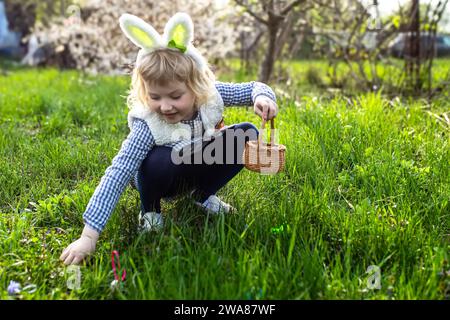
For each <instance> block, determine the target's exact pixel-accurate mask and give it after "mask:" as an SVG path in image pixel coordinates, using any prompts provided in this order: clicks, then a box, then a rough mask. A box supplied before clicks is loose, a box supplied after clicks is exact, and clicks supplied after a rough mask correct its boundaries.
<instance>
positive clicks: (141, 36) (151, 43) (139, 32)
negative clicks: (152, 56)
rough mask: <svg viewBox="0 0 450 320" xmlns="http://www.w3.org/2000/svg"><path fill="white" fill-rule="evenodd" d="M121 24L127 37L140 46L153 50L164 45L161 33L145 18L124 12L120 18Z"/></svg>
mask: <svg viewBox="0 0 450 320" xmlns="http://www.w3.org/2000/svg"><path fill="white" fill-rule="evenodd" d="M119 24H120V28H121V29H122V31H123V33H125V35H126V36H127V38H128V39H130V40H131V41H132V42H133V43H134V44H135V45H137V46H138V47H140V48H142V49H146V50H151V49H156V48H159V47H161V46H162V43H163V42H162V39H161V36H160V35H159V33H158V32H157V31H156V30H155V29H154V28H153V27H152V26H151V25H149V24H148V23H147V22H145V21H144V20H142V19H140V18H138V17H136V16H134V15H132V14H128V13H124V14H122V15H121V16H120V18H119Z"/></svg>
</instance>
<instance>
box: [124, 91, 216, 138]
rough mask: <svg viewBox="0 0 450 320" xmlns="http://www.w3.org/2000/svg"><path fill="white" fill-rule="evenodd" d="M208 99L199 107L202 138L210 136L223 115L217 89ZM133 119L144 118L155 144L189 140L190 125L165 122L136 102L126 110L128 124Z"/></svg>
mask: <svg viewBox="0 0 450 320" xmlns="http://www.w3.org/2000/svg"><path fill="white" fill-rule="evenodd" d="M214 91H215V92H214V93H213V95H211V96H210V98H209V100H208V101H207V102H206V103H205V104H203V105H201V106H200V107H199V112H200V117H201V119H202V123H203V128H204V130H205V134H204V136H203V137H204V138H205V139H208V138H210V137H211V136H212V135H213V133H214V132H215V127H216V125H217V124H218V123H219V121H220V120H221V119H222V116H223V109H224V105H223V100H222V97H221V96H220V94H219V92H218V91H217V90H214ZM135 119H142V120H144V121H145V122H146V123H147V125H148V126H149V128H150V131H151V132H152V135H153V138H154V139H155V143H156V145H165V144H171V143H176V142H179V141H181V140H191V137H192V132H191V127H190V126H189V125H188V124H186V123H181V122H178V123H175V124H171V123H167V121H165V120H164V119H163V118H162V117H161V116H160V115H159V114H157V113H156V112H152V111H150V110H149V108H147V107H145V106H143V105H141V104H136V105H135V106H133V107H132V108H131V110H130V111H129V112H128V126H129V127H130V129H131V127H132V125H133V121H134V120H135Z"/></svg>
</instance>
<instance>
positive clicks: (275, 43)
mask: <svg viewBox="0 0 450 320" xmlns="http://www.w3.org/2000/svg"><path fill="white" fill-rule="evenodd" d="M235 2H236V4H238V5H239V6H241V7H242V8H244V9H245V11H246V12H247V13H248V14H249V15H251V16H252V17H253V18H254V19H255V20H256V21H258V22H259V23H261V24H263V25H264V26H265V28H266V31H267V36H268V43H267V49H266V50H265V56H264V61H263V62H262V64H261V68H260V71H259V76H258V79H259V80H260V81H262V82H268V81H269V80H270V77H271V75H272V72H273V68H274V65H275V61H276V60H277V58H278V57H279V56H280V54H281V52H282V49H283V46H284V44H285V42H286V38H287V35H288V34H289V32H290V31H291V30H292V25H293V20H294V16H293V10H294V9H295V8H297V7H299V6H300V5H301V4H303V3H305V2H306V0H290V1H289V2H288V1H284V0H264V1H252V0H235Z"/></svg>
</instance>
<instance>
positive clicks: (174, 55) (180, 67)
mask: <svg viewBox="0 0 450 320" xmlns="http://www.w3.org/2000/svg"><path fill="white" fill-rule="evenodd" d="M172 81H178V82H182V83H184V84H185V85H186V87H187V88H188V89H189V90H191V91H192V92H193V94H194V96H195V98H196V99H195V107H196V108H198V106H200V105H202V104H204V103H205V102H206V101H207V100H208V98H209V96H210V95H211V94H212V92H213V91H212V90H214V88H215V86H214V82H215V76H214V74H213V72H212V71H211V69H210V68H209V67H208V66H206V67H205V68H204V70H202V71H200V70H199V69H198V67H197V65H196V63H195V61H194V60H193V59H192V58H191V57H189V56H188V55H185V54H183V53H181V52H180V51H177V50H173V49H165V48H164V49H158V50H155V51H152V52H150V53H148V54H146V55H145V56H143V57H142V58H141V60H140V63H139V65H138V66H135V67H134V69H133V73H132V79H131V87H130V90H129V92H128V97H127V104H128V107H129V108H132V107H133V106H134V105H135V104H136V103H140V104H142V105H143V106H147V103H146V101H147V97H148V96H147V89H148V88H150V87H151V86H152V85H155V84H157V85H159V86H164V85H167V84H168V83H170V82H172Z"/></svg>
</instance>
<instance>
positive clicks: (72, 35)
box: [30, 0, 238, 73]
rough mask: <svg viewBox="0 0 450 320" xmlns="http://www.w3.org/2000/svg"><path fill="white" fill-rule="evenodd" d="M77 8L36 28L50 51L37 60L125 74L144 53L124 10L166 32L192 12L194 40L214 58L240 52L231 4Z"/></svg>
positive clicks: (116, 1) (118, 2)
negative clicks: (178, 16) (123, 26)
mask: <svg viewBox="0 0 450 320" xmlns="http://www.w3.org/2000/svg"><path fill="white" fill-rule="evenodd" d="M73 8H74V10H73V11H71V12H69V13H66V16H63V17H59V18H56V19H53V20H52V21H51V23H50V24H49V26H45V25H42V24H38V25H37V26H36V28H35V31H34V33H33V36H35V37H36V38H37V39H38V42H39V43H40V48H41V49H42V50H41V52H44V53H43V54H42V55H41V56H42V59H40V60H39V61H36V63H39V64H43V65H57V66H60V67H69V68H77V69H80V70H84V71H88V72H91V73H123V72H124V67H125V69H127V68H126V66H129V65H130V63H133V62H134V61H135V59H136V54H137V52H138V50H137V48H136V47H135V46H134V45H133V44H132V43H131V42H130V41H129V40H128V39H127V38H126V37H125V36H124V35H123V33H122V31H121V30H120V28H119V23H118V20H119V17H120V15H121V14H122V13H124V12H127V13H130V14H134V15H137V16H139V17H140V18H142V19H143V20H145V21H147V22H149V23H150V24H151V25H152V26H153V27H154V28H155V29H156V30H157V31H158V32H160V33H161V34H162V32H163V30H164V26H165V24H166V23H167V21H168V20H169V18H170V17H171V16H172V15H173V14H174V13H175V12H177V11H185V12H187V13H189V15H190V16H191V17H192V20H193V22H194V28H195V32H194V37H195V39H194V44H195V46H196V47H197V48H198V49H199V50H200V51H202V53H204V54H205V56H206V57H210V58H223V57H225V56H226V55H227V54H228V53H229V52H232V51H234V49H235V43H236V38H237V36H238V35H237V34H236V33H235V32H233V29H232V27H231V25H229V23H228V22H227V21H226V20H227V19H226V17H227V16H228V15H230V14H232V12H231V11H230V10H231V8H228V9H227V10H221V11H220V12H219V11H218V10H216V9H215V6H214V1H213V0H202V1H195V2H192V1H188V0H177V1H165V2H158V1H155V0H140V1H123V0H102V1H99V0H86V1H84V2H83V5H82V6H80V7H78V9H77V7H73ZM186 8H188V10H187V9H186ZM66 11H67V10H66ZM30 60H32V59H30Z"/></svg>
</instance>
